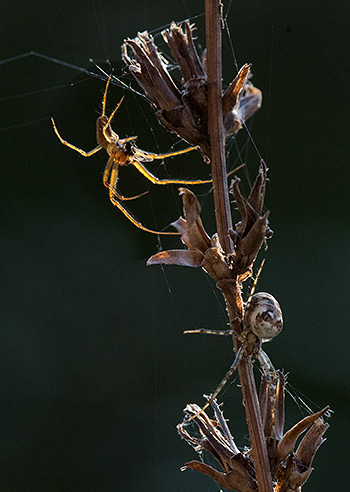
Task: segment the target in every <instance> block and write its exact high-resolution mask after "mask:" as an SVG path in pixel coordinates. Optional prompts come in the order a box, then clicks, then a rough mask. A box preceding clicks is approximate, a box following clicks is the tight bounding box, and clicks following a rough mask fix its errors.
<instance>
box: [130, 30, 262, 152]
mask: <svg viewBox="0 0 350 492" xmlns="http://www.w3.org/2000/svg"><path fill="white" fill-rule="evenodd" d="M193 28H194V26H193V25H190V24H189V22H184V23H183V25H182V27H181V26H179V25H178V24H176V23H175V22H172V23H171V26H170V28H169V29H166V30H165V31H163V33H162V35H163V38H164V40H165V42H166V43H167V44H168V46H169V48H170V50H171V54H172V56H173V57H174V59H175V60H176V62H177V63H178V65H179V68H180V70H181V73H182V87H181V89H180V88H179V87H178V86H177V85H176V84H175V82H174V80H173V79H172V77H171V76H170V73H169V71H168V67H167V65H168V64H167V62H166V60H165V58H164V57H163V56H162V55H161V53H160V52H159V50H158V48H157V46H156V45H155V44H154V40H153V38H152V36H151V35H150V34H149V33H148V32H142V33H138V35H137V37H136V38H134V39H126V40H125V41H124V44H123V46H122V56H123V60H124V62H125V63H126V65H127V66H128V68H129V70H130V72H131V74H132V75H133V76H134V78H135V79H136V80H137V82H138V84H139V85H140V86H141V87H142V88H143V90H144V91H145V93H146V94H147V95H148V96H149V97H150V99H151V101H152V103H153V104H154V106H155V108H156V115H157V118H158V120H159V122H160V123H161V124H162V125H163V126H164V127H165V128H166V129H167V130H168V131H170V132H172V133H176V134H177V135H178V136H179V137H181V138H182V139H184V140H186V141H187V142H190V143H192V144H193V145H199V146H200V147H201V149H202V152H203V154H204V155H205V156H207V157H209V158H210V155H211V150H210V139H209V133H208V78H207V71H206V63H205V61H204V63H202V62H201V60H200V58H199V56H198V53H197V51H196V48H195V46H194V43H193V36H192V32H193ZM250 68H251V65H249V64H245V65H243V67H242V68H241V69H240V71H239V73H238V74H237V76H236V77H235V79H234V80H233V81H232V82H231V84H230V85H229V86H228V88H227V89H226V91H225V93H224V94H223V97H222V108H223V116H224V127H225V132H226V136H229V135H233V134H235V133H237V132H238V131H239V130H240V128H242V125H243V123H244V122H245V121H246V120H247V119H248V118H250V117H251V116H252V115H253V114H254V113H255V112H256V111H257V110H258V109H259V108H260V106H261V100H262V96H261V91H260V90H259V89H257V88H256V87H254V86H253V84H252V83H251V82H250V81H249V74H250Z"/></svg>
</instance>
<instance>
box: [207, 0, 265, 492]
mask: <svg viewBox="0 0 350 492" xmlns="http://www.w3.org/2000/svg"><path fill="white" fill-rule="evenodd" d="M205 11H206V40H207V75H208V122H209V135H210V142H211V170H212V177H213V188H214V203H215V217H216V225H217V232H218V237H219V242H220V244H221V246H222V248H223V250H224V252H225V253H226V254H227V255H229V254H232V253H233V245H232V241H231V239H230V236H229V230H231V229H232V221H231V210H230V202H229V194H228V188H227V173H226V160H225V149H224V143H225V134H224V126H223V114H222V113H223V111H222V82H221V80H222V67H221V45H222V43H221V29H222V4H221V1H220V0H206V2H205ZM230 288H232V285H230V286H229V289H230ZM234 292H235V293H236V295H235V296H230V297H228V296H226V297H225V299H226V304H227V310H228V314H229V321H230V326H231V327H232V329H233V330H235V331H236V332H239V330H240V328H239V320H242V319H243V310H242V298H241V293H240V287H239V285H238V282H237V281H236V285H234ZM224 294H225V292H224ZM235 325H238V326H235ZM233 343H234V344H235V347H236V352H237V349H238V343H237V339H236V338H235V337H234V336H233ZM238 371H239V377H240V383H241V387H242V394H243V399H244V408H245V411H246V418H247V424H248V429H249V438H250V442H251V445H252V454H253V459H254V465H255V471H256V477H257V482H258V487H259V491H260V492H270V491H271V490H272V479H271V473H270V469H269V464H268V456H267V448H266V443H265V436H264V432H263V427H262V421H261V414H260V409H259V402H258V396H257V390H256V386H255V381H254V376H253V368H252V365H251V363H250V361H249V359H248V358H243V359H242V361H241V363H240V365H239V367H238Z"/></svg>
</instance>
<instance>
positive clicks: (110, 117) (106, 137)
mask: <svg viewBox="0 0 350 492" xmlns="http://www.w3.org/2000/svg"><path fill="white" fill-rule="evenodd" d="M103 97H104V96H103ZM123 99H124V96H123V97H122V98H121V100H120V101H119V102H118V104H117V105H116V107H115V108H114V109H113V111H112V113H111V114H110V116H109V117H108V120H107V121H106V124H105V126H104V127H103V128H102V133H103V136H104V137H105V139H106V140H107V142H109V143H114V141H113V140H111V138H110V136H109V135H108V133H107V128H109V129H110V131H111V132H112V134H113V136H114V138H115V141H116V142H118V141H119V136H118V135H117V134H116V133H115V132H114V131H113V130H112V129H111V127H110V125H111V121H112V119H113V116H114V115H115V113H116V112H117V110H118V108H119V107H120V105H121V103H122V102H123ZM103 116H104V114H103Z"/></svg>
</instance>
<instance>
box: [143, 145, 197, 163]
mask: <svg viewBox="0 0 350 492" xmlns="http://www.w3.org/2000/svg"><path fill="white" fill-rule="evenodd" d="M199 148H200V147H199V145H196V146H195V147H188V148H187V149H182V150H178V151H176V152H170V153H168V154H152V153H151V152H146V151H144V150H141V149H136V148H135V149H134V151H135V156H140V157H143V158H145V159H147V160H149V159H150V160H152V161H153V160H154V159H166V158H167V157H174V156H176V155H181V154H187V152H191V151H192V150H198V149H199Z"/></svg>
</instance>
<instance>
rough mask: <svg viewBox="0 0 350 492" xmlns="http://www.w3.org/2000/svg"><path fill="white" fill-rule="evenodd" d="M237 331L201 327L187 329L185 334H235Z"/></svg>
mask: <svg viewBox="0 0 350 492" xmlns="http://www.w3.org/2000/svg"><path fill="white" fill-rule="evenodd" d="M234 333H236V332H235V331H234V330H206V329H205V328H200V329H199V330H186V331H184V335H224V336H225V335H233V334H234Z"/></svg>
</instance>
